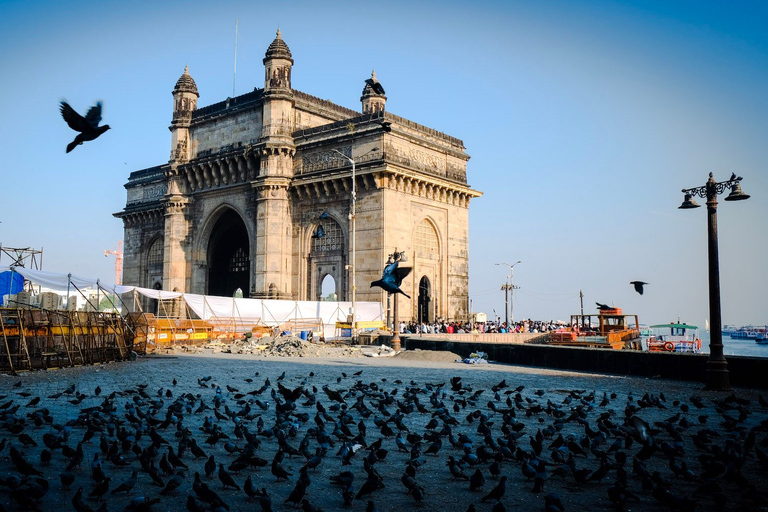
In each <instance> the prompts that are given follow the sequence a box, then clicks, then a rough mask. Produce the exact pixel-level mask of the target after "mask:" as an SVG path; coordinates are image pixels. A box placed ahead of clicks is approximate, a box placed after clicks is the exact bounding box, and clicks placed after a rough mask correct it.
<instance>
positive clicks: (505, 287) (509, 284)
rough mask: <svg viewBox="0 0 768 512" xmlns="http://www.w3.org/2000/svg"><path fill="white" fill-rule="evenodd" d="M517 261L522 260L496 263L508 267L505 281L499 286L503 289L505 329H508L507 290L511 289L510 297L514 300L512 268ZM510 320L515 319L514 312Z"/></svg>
mask: <svg viewBox="0 0 768 512" xmlns="http://www.w3.org/2000/svg"><path fill="white" fill-rule="evenodd" d="M518 263H522V261H519V260H518V261H516V262H515V263H512V264H511V265H510V264H509V263H497V264H496V265H504V266H507V267H509V274H508V275H507V282H506V283H505V284H503V285H502V286H501V289H502V290H504V321H505V323H506V324H507V329H509V302H510V301H509V291H510V290H512V299H513V300H514V293H515V285H514V279H515V278H514V270H513V269H514V268H515V265H517V264H518ZM512 321H513V322H514V321H515V317H514V314H513V316H512Z"/></svg>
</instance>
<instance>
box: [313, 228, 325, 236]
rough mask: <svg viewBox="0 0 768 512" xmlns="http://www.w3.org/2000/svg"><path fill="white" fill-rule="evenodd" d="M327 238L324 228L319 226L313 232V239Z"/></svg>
mask: <svg viewBox="0 0 768 512" xmlns="http://www.w3.org/2000/svg"><path fill="white" fill-rule="evenodd" d="M324 236H325V229H323V226H317V229H315V231H314V232H312V238H323V237H324Z"/></svg>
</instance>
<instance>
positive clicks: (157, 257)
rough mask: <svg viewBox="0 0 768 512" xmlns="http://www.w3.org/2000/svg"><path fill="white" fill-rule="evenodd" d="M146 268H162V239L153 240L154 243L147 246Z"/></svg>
mask: <svg viewBox="0 0 768 512" xmlns="http://www.w3.org/2000/svg"><path fill="white" fill-rule="evenodd" d="M147 267H148V268H150V269H153V268H157V267H159V268H161V269H162V268H163V239H162V238H155V241H154V242H152V245H150V246H149V250H148V251H147Z"/></svg>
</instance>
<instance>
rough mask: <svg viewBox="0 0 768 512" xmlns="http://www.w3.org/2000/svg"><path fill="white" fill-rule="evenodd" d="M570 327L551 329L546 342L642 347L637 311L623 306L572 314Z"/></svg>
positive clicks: (581, 345)
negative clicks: (592, 312)
mask: <svg viewBox="0 0 768 512" xmlns="http://www.w3.org/2000/svg"><path fill="white" fill-rule="evenodd" d="M570 325H571V326H570V327H569V328H567V329H558V330H557V331H554V332H551V333H550V335H549V341H547V345H560V346H569V347H591V348H612V349H619V350H622V349H626V350H641V348H642V345H641V341H640V322H639V321H638V318H637V315H625V314H624V313H623V311H622V310H621V308H601V309H599V310H598V313H597V314H592V315H571V323H570Z"/></svg>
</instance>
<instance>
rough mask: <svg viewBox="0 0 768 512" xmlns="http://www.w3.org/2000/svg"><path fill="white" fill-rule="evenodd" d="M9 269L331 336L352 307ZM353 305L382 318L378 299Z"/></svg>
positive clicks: (212, 316) (64, 285) (59, 285)
mask: <svg viewBox="0 0 768 512" xmlns="http://www.w3.org/2000/svg"><path fill="white" fill-rule="evenodd" d="M5 270H11V269H10V268H8V267H0V272H3V271H5ZM12 270H13V271H14V272H16V273H18V274H21V275H22V276H24V279H27V280H28V281H31V282H33V283H35V284H38V285H40V286H43V287H45V288H48V289H51V290H59V291H69V290H71V289H72V288H75V289H77V290H82V289H87V288H100V289H102V290H105V291H107V292H113V293H116V294H118V295H123V294H126V293H139V294H141V295H143V296H145V297H149V298H151V299H156V300H166V299H176V298H179V297H183V298H184V302H185V303H186V304H187V306H188V307H189V309H191V310H192V311H193V312H194V313H195V315H197V316H198V317H199V318H201V319H203V320H217V319H219V320H221V319H225V318H231V319H236V320H238V321H239V322H241V323H245V324H248V323H252V324H255V323H261V324H264V325H268V326H277V325H281V324H285V323H286V322H288V321H300V320H303V319H312V320H316V319H320V321H321V322H322V324H323V326H324V329H323V330H324V335H325V337H326V338H332V337H333V336H334V335H335V328H336V322H346V321H347V316H348V315H349V313H350V311H351V309H352V303H351V302H328V301H293V300H269V299H244V298H233V297H216V296H212V295H198V294H192V293H180V292H169V291H164V290H155V289H152V288H142V287H139V286H124V285H117V286H115V285H105V284H103V283H101V281H100V280H99V279H93V278H87V277H80V276H75V275H72V274H57V273H54V272H44V271H42V270H31V269H27V268H23V267H15V268H13V269H12ZM355 307H356V311H355V320H356V321H357V322H384V321H385V319H384V308H383V306H382V304H381V303H380V302H356V303H355Z"/></svg>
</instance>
